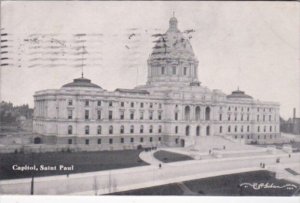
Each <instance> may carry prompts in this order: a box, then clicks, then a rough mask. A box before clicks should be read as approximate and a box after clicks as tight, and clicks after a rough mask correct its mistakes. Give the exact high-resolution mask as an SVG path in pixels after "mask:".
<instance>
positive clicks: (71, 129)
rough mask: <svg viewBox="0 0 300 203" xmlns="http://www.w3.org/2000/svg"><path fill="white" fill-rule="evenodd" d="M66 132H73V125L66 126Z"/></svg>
mask: <svg viewBox="0 0 300 203" xmlns="http://www.w3.org/2000/svg"><path fill="white" fill-rule="evenodd" d="M68 134H69V135H72V134H73V127H72V126H71V125H69V126H68Z"/></svg>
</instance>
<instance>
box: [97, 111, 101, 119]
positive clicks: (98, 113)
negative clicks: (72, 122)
mask: <svg viewBox="0 0 300 203" xmlns="http://www.w3.org/2000/svg"><path fill="white" fill-rule="evenodd" d="M97 119H98V120H100V119H101V111H100V110H98V111H97Z"/></svg>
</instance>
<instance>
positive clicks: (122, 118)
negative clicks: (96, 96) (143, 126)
mask: <svg viewBox="0 0 300 203" xmlns="http://www.w3.org/2000/svg"><path fill="white" fill-rule="evenodd" d="M124 117H125V112H124V111H120V119H121V120H124Z"/></svg>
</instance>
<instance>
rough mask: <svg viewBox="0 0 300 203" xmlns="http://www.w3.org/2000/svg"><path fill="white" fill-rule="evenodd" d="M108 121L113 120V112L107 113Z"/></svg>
mask: <svg viewBox="0 0 300 203" xmlns="http://www.w3.org/2000/svg"><path fill="white" fill-rule="evenodd" d="M108 119H109V120H112V119H113V112H112V111H108Z"/></svg>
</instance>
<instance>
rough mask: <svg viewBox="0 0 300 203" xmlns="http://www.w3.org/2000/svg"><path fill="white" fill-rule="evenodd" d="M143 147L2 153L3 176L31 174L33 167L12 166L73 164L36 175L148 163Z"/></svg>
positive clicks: (19, 176)
mask: <svg viewBox="0 0 300 203" xmlns="http://www.w3.org/2000/svg"><path fill="white" fill-rule="evenodd" d="M140 152H141V150H124V151H100V152H49V153H39V154H38V153H35V154H0V180H3V179H14V178H25V177H31V176H32V173H33V172H32V171H23V172H21V171H14V170H12V166H13V165H15V164H17V165H19V166H24V165H33V164H35V165H36V166H37V168H39V167H40V165H48V166H57V167H58V165H65V166H70V165H74V170H73V171H71V172H67V171H60V170H55V171H34V176H50V175H61V174H68V173H69V174H71V173H80V172H91V171H101V170H109V169H120V168H129V167H134V166H144V165H148V164H147V163H145V162H143V161H142V160H141V159H140V158H139V153H140Z"/></svg>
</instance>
